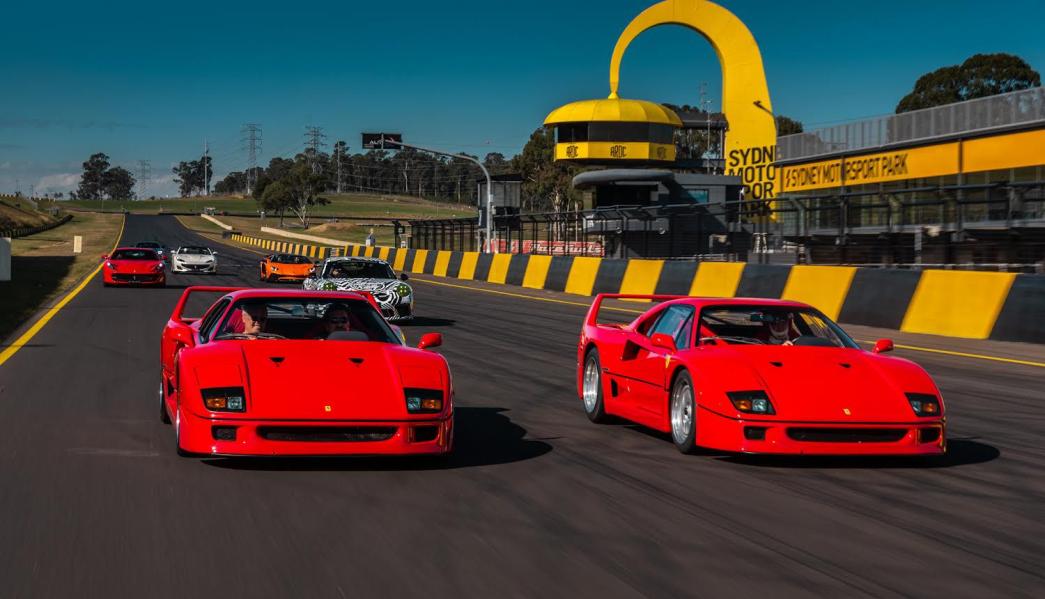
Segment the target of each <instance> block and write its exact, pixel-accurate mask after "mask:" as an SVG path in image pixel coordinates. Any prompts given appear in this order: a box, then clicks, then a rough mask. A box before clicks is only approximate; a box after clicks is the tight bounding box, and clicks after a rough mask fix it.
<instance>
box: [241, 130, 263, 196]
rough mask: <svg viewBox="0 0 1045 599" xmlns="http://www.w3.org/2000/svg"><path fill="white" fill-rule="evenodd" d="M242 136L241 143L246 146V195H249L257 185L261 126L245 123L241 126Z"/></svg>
mask: <svg viewBox="0 0 1045 599" xmlns="http://www.w3.org/2000/svg"><path fill="white" fill-rule="evenodd" d="M243 135H244V139H243V142H244V143H246V144H247V195H250V193H251V192H252V191H253V190H254V185H255V184H256V183H257V176H258V174H257V168H258V154H259V153H260V152H261V125H259V124H257V123H246V124H245V125H243Z"/></svg>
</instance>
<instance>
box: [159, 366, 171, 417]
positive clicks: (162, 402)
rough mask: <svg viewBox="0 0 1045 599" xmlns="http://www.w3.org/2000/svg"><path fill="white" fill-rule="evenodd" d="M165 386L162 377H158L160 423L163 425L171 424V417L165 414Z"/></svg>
mask: <svg viewBox="0 0 1045 599" xmlns="http://www.w3.org/2000/svg"><path fill="white" fill-rule="evenodd" d="M165 385H166V382H165V381H164V380H163V376H162V375H161V376H160V422H162V423H164V424H170V423H171V415H170V414H168V413H167V406H166V402H165V401H164V400H165V398H164V396H163V387H164V386H165Z"/></svg>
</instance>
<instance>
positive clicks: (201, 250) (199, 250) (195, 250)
mask: <svg viewBox="0 0 1045 599" xmlns="http://www.w3.org/2000/svg"><path fill="white" fill-rule="evenodd" d="M178 253H179V254H204V255H209V254H210V250H209V249H207V248H205V247H195V246H190V247H183V248H179V249H178Z"/></svg>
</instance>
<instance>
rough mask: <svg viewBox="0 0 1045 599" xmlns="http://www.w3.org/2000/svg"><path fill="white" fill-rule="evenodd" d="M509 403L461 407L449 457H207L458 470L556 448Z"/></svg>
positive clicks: (306, 465) (307, 466) (250, 466)
mask: <svg viewBox="0 0 1045 599" xmlns="http://www.w3.org/2000/svg"><path fill="white" fill-rule="evenodd" d="M506 411H507V410H505V409H504V408H471V407H458V408H457V412H456V415H455V422H454V431H455V432H454V451H453V453H452V454H451V455H450V456H449V457H448V458H433V457H429V456H424V457H415V456H380V457H329V458H328V457H316V458H298V457H287V458H205V459H203V460H202V461H203V463H204V464H207V465H208V466H214V467H217V468H229V469H234V470H303V471H313V472H314V471H331V472H333V471H352V470H359V471H362V470H390V471H394V470H452V469H456V468H473V467H477V466H494V465H497V464H510V463H512V462H520V461H523V460H529V459H533V458H536V457H540V456H542V455H544V454H546V453H548V452H550V451H551V450H552V446H551V445H549V444H547V443H545V442H543V441H534V440H529V439H526V438H525V437H526V429H524V428H523V427H521V426H519V425H517V424H515V423H514V422H512V421H511V419H510V418H508V416H506V415H505V414H504V412H506Z"/></svg>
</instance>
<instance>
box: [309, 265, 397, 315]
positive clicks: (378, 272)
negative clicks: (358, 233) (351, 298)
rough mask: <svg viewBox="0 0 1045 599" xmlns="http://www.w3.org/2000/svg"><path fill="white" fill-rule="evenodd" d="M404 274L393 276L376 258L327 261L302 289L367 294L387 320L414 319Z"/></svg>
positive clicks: (318, 266) (389, 268) (387, 266)
mask: <svg viewBox="0 0 1045 599" xmlns="http://www.w3.org/2000/svg"><path fill="white" fill-rule="evenodd" d="M407 278H409V277H407V276H406V273H403V274H401V275H399V276H398V277H397V276H396V274H395V271H393V270H392V267H391V266H389V264H388V262H385V261H384V260H378V259H377V258H359V257H356V258H350V257H342V258H327V259H326V260H324V261H322V262H320V263H319V264H317V265H316V270H315V272H314V273H312V274H311V275H309V278H307V279H305V283H304V288H305V289H316V290H330V291H335V290H336V291H369V292H370V293H371V294H373V296H374V299H375V300H377V303H378V305H380V306H381V314H382V315H383V316H384V317H385V318H386V319H388V320H410V319H412V318H413V317H414V290H413V288H411V287H410V285H407V284H406V280H407Z"/></svg>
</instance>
